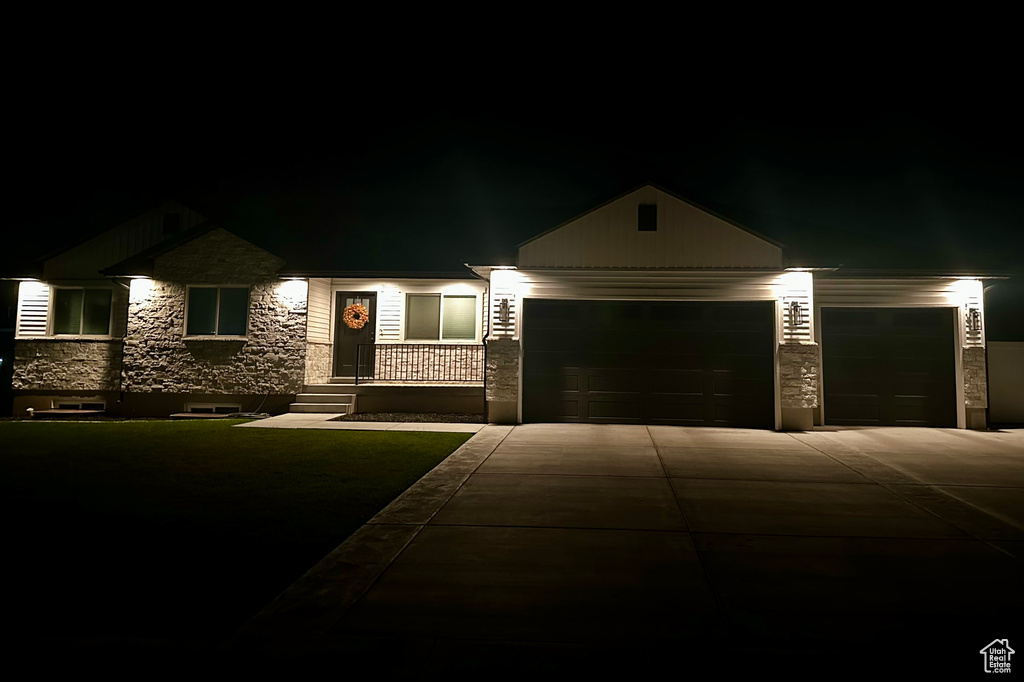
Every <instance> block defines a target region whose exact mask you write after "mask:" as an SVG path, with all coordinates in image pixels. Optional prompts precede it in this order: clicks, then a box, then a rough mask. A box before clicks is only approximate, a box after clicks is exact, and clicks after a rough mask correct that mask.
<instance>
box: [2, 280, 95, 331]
mask: <svg viewBox="0 0 1024 682" xmlns="http://www.w3.org/2000/svg"><path fill="white" fill-rule="evenodd" d="M60 290H64V291H81V292H82V310H81V314H80V316H79V319H78V331H77V332H58V331H57V329H56V326H57V292H58V291H60ZM86 291H106V292H108V293H110V305H109V307H108V309H107V331H105V332H103V333H102V334H87V333H85V332H84V331H83V327H84V326H85V292H86ZM49 296H50V300H49V301H48V302H47V309H48V310H47V314H46V332H47V334H46V335H47V336H52V337H56V338H62V339H79V338H89V339H109V338H113V334H112V333H111V330H112V329H113V327H114V289H113V288H112V287H103V286H85V285H78V286H75V285H68V284H51V285H50V293H49ZM18 303H19V313H20V305H21V302H20V301H19V302H18ZM26 338H38V337H26Z"/></svg>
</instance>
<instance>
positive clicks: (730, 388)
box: [712, 372, 772, 397]
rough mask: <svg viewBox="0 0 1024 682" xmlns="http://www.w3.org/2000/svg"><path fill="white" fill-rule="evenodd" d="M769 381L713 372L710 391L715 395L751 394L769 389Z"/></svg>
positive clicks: (744, 395)
mask: <svg viewBox="0 0 1024 682" xmlns="http://www.w3.org/2000/svg"><path fill="white" fill-rule="evenodd" d="M771 388H772V385H771V383H770V382H767V381H764V380H761V379H749V378H745V377H740V376H736V375H735V374H730V373H727V372H715V374H714V376H713V379H712V393H714V395H716V396H742V397H747V396H753V395H757V394H758V393H760V392H763V391H765V389H768V390H771Z"/></svg>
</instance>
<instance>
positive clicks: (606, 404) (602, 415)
mask: <svg viewBox="0 0 1024 682" xmlns="http://www.w3.org/2000/svg"><path fill="white" fill-rule="evenodd" d="M587 408H588V415H587V416H588V417H589V418H590V419H608V420H614V421H639V419H640V403H638V402H630V401H624V400H595V399H594V396H591V399H590V400H588V401H587Z"/></svg>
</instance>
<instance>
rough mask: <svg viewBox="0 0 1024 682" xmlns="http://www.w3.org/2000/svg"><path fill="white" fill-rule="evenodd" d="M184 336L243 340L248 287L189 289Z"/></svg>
mask: <svg viewBox="0 0 1024 682" xmlns="http://www.w3.org/2000/svg"><path fill="white" fill-rule="evenodd" d="M186 315H187V320H188V321H187V322H186V324H185V335H186V336H245V333H246V328H247V322H248V316H249V289H248V288H247V287H189V289H188V303H187V313H186Z"/></svg>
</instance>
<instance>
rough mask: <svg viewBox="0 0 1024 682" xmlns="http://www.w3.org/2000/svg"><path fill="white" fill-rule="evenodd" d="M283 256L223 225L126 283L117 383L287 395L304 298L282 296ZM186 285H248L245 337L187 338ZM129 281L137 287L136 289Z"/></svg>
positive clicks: (296, 379) (301, 365)
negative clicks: (142, 279) (141, 279)
mask: <svg viewBox="0 0 1024 682" xmlns="http://www.w3.org/2000/svg"><path fill="white" fill-rule="evenodd" d="M281 265H282V261H281V260H280V259H278V258H276V257H274V256H272V255H271V254H269V253H267V252H266V251H263V250H262V249H260V248H258V247H256V246H253V245H252V244H249V243H248V242H246V241H244V240H242V239H239V238H238V237H235V236H234V235H232V234H230V233H229V232H226V231H224V230H220V229H217V230H213V231H212V232H210V233H208V234H206V235H204V236H202V237H199V238H197V239H195V240H193V241H191V242H188V243H186V244H184V245H182V246H181V247H179V248H177V249H175V250H174V251H171V252H169V253H167V254H164V255H162V256H159V257H158V258H157V259H156V262H155V263H154V270H153V275H154V276H153V279H152V280H151V281H149V282H147V283H145V284H140V283H138V282H134V283H133V289H132V297H131V301H130V304H129V310H128V337H127V340H126V341H125V359H124V389H125V390H126V391H129V392H132V393H159V392H162V393H185V394H188V393H202V394H261V393H263V394H267V393H270V394H294V393H298V392H300V391H301V390H302V384H303V380H304V378H305V372H306V301H305V297H304V296H303V300H301V301H295V300H290V299H288V298H287V297H286V296H284V295H282V293H281V292H282V288H281V285H282V284H284V283H282V282H281V281H280V280H278V279H277V278H276V272H277V270H278V269H279V268H280V267H281ZM189 284H219V285H227V286H230V285H234V286H238V285H243V284H247V285H249V319H248V333H247V335H246V337H245V339H232V338H230V337H228V338H216V337H198V338H186V337H185V336H184V331H185V297H186V291H187V285H189ZM135 287H138V289H136V288H135Z"/></svg>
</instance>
